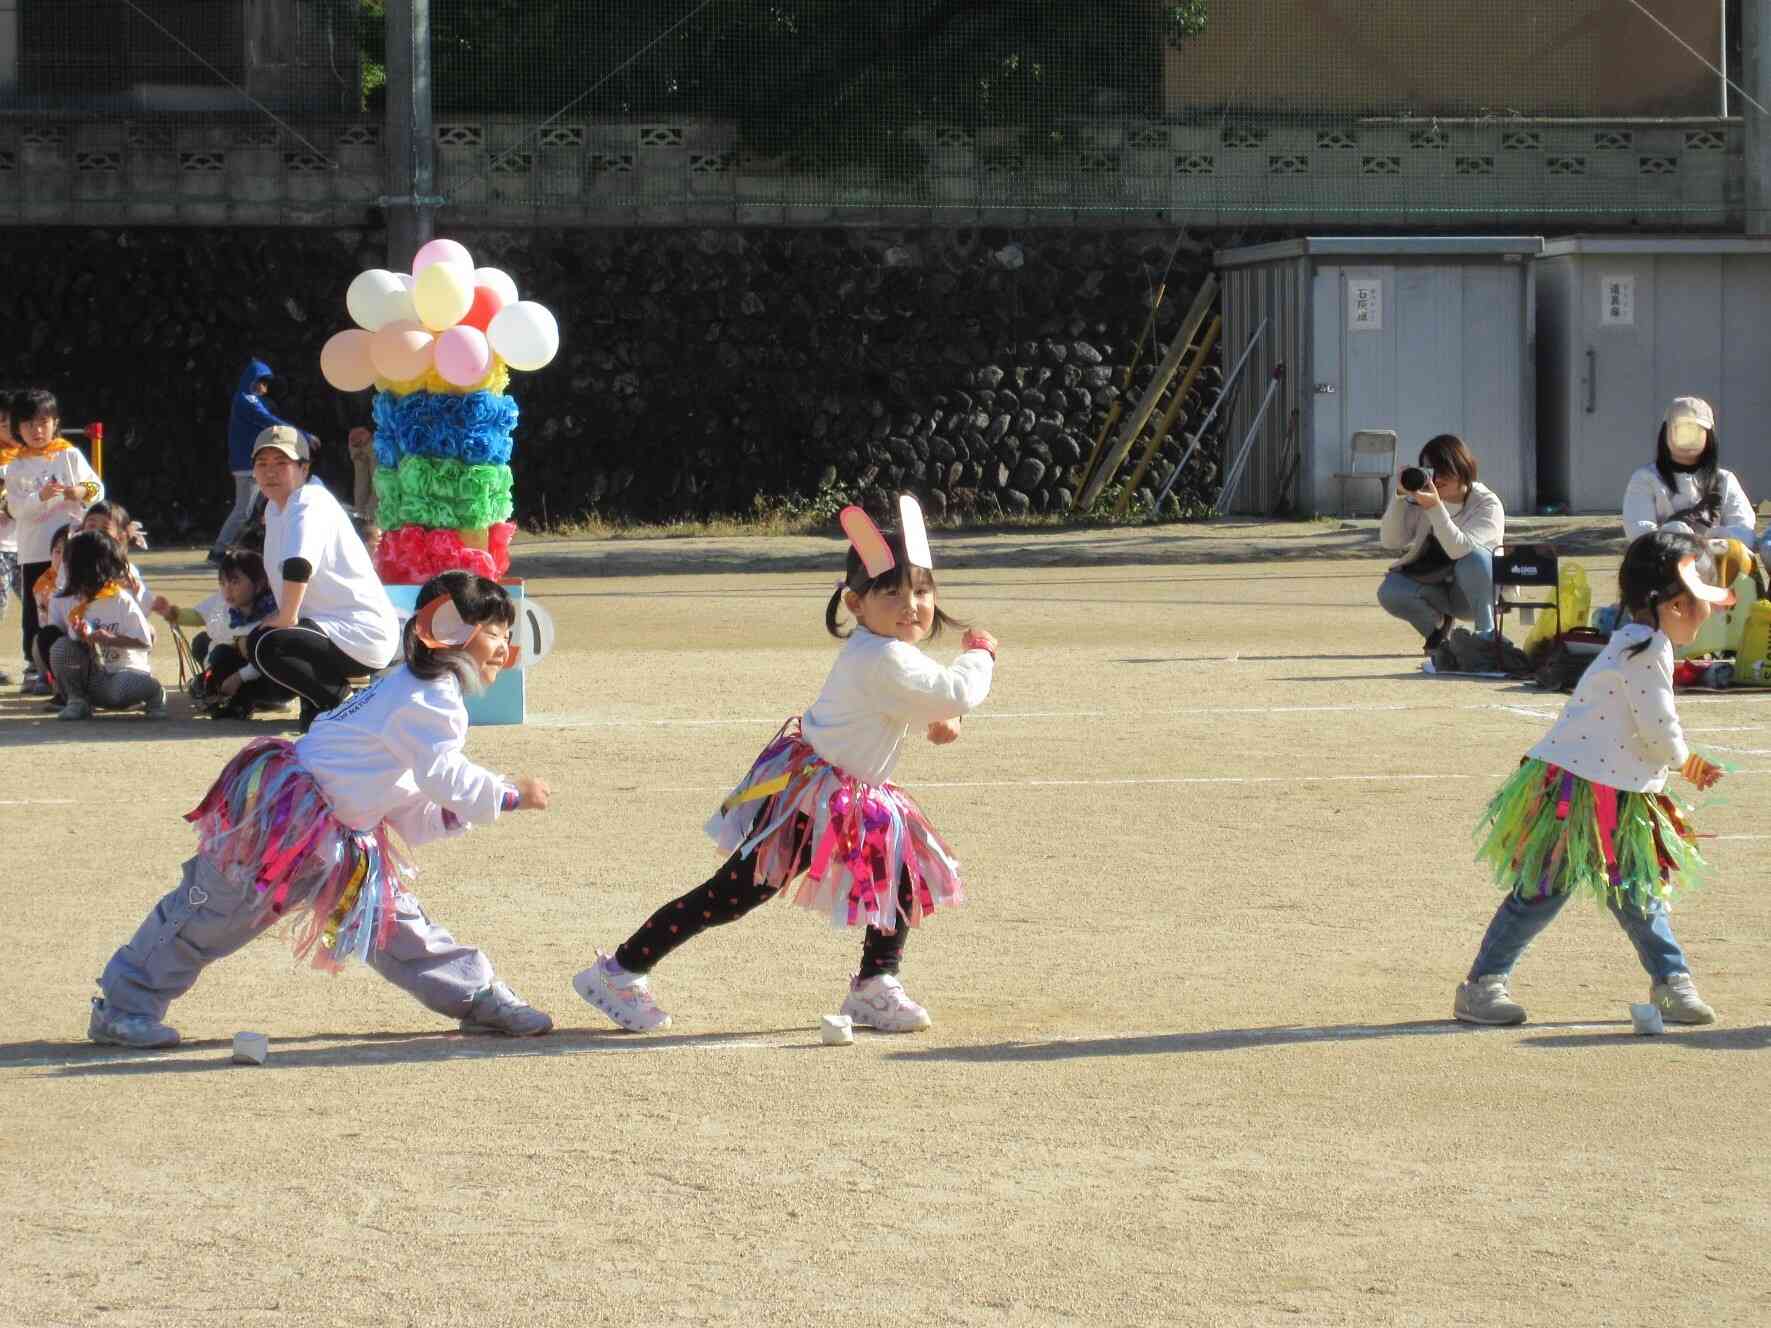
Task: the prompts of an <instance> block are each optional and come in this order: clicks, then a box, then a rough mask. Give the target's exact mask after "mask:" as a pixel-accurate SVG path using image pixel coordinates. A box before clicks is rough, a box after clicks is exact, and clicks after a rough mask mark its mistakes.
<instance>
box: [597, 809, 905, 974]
mask: <svg viewBox="0 0 1771 1328" xmlns="http://www.w3.org/2000/svg"><path fill="white" fill-rule="evenodd" d="M768 813H769V809H768V807H767V806H766V805H765V806H764V807H763V809H762V811H760V812H758V813H757V818H758V822H759V823H762V822H763V821H765V820H766V818H767V817H768ZM797 820H798V824H796V825H795V826H794V833H795V834H797V835H799V836H801V838H802V840H803V838H804V837H805V835H806V829H807V827H806V826H805V824H804V823H805V821H806V818H805V817H803V816H801V817H799V818H797ZM781 833H783V834H785V833H787V832H786V831H782V832H781ZM811 851H812V846H811V845H810V844H809V843H807V844H806V845H805V850H804V852H803V853H802V854H801V855H800V861H799V863H798V864H796V865H797V866H798V867H799V869H800V870H801V871H803V870H804V869H805V868H806V867H807V866H808V865H809V863H810V859H811ZM776 893H777V892H776V891H775V889H774V888H773V887H771V886H769V885H767V884H760V885H759V884H758V883H757V879H756V855H755V854H752V855H751V856H750V857H748V858H746V857H744V856H742V855H741V854H737V853H734V854H733V855H732V856H731V857H729V858H727V859H726V864H725V866H723V867H721V868H720V869H719V870H718V871H717V872H715V873H714V874H713V875H712V876H710V877H709V878H708V879H707V880H706V881H704V882H702V883H701V884H700V885H698V886H696V887H695V888H694V889H693V890H691V891H689V893H688V894H686V895H683V896H682V897H681V898H680V899H673V900H671V901H670V903H668V904H666V905H664V907H663V908H661V909H659V910H658V911H657V912H656V913H654V914H652V916H651V917H649V918H647V919H646V920H645V921H644V922H643V923H641V924H640V927H639V930H637V931H636V932H634V934H633V935H632V936H629V937H628V938H627V939H626V940H625V941H623V942H622V943H621V945H620V947H619V948H617V949H616V951H615V962H616V963H617V964H620V965H621V967H623V968H625V969H626V970H627V971H628V972H629V973H650V972H651V971H652V966H653V965H654V964H656V963H657V962H658V961H659V960H661V959H663V958H664V957H665V956H666V955H668V954H669V953H670V952H671V951H672V950H674V949H676V948H677V947H678V946H679V945H681V944H682V943H683V942H684V941H687V940H688V939H689V938H690V937H692V936H699V935H700V934H701V933H702V932H704V931H706V930H707V929H708V928H709V927H723V926H725V925H726V923H728V922H736V921H737V920H738V919H739V918H741V917H743V916H744V915H745V914H746V913H748V912H750V910H751V909H753V908H755V907H757V905H759V904H766V903H768V901H769V900H771V899H773V898H774V897H775V895H776ZM910 902H911V896H910V873H909V872H908V871H905V872H902V873H900V875H899V877H898V928H897V930H896V931H881V930H880V929H879V928H878V927H869V928H868V929H867V935H866V938H865V939H864V940H863V941H862V942H861V971H860V972H859V973H858V974H857V975H856V976H858V977H859V978H860V979H861V981H863V982H865V981H866V980H867V979H868V978H876V977H879V976H880V975H881V974H883V973H896V972H897V971H898V962H899V960H901V959H902V958H903V956H904V942H905V941H906V940H907V939H908V938H909V934H910V921H909V918H910Z"/></svg>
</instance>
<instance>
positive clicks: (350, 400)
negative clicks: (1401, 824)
mask: <svg viewBox="0 0 1771 1328" xmlns="http://www.w3.org/2000/svg"><path fill="white" fill-rule="evenodd" d="M4 235H5V241H4V242H5V244H6V251H7V260H8V261H7V264H6V271H7V278H6V280H7V282H8V284H9V289H8V292H7V296H8V298H7V304H8V306H9V307H10V308H12V309H13V310H15V311H16V312H17V321H16V322H15V323H14V325H13V327H12V328H10V329H9V333H8V336H7V337H6V338H5V340H4V342H3V343H0V347H3V348H0V384H10V383H18V384H41V385H47V386H49V387H50V388H52V389H53V390H54V391H55V392H56V393H57V394H58V395H59V396H60V397H61V399H62V402H63V405H64V413H65V415H66V417H67V422H68V423H69V424H80V423H84V422H86V421H87V420H91V419H103V420H104V421H105V424H106V428H107V443H106V475H107V479H108V480H109V481H110V482H111V484H112V485H113V487H114V490H115V492H116V494H117V496H118V497H120V498H121V499H123V501H125V502H126V503H128V504H129V505H130V506H132V507H133V508H135V509H137V511H138V514H139V515H140V516H141V517H142V518H143V519H144V520H145V521H147V523H148V524H149V525H150V527H152V528H153V529H154V530H156V531H157V532H158V533H160V534H161V536H162V538H170V537H173V536H180V537H185V538H206V537H207V536H208V534H209V533H210V532H211V531H212V530H213V528H214V527H215V526H217V525H218V524H219V523H220V520H221V518H222V516H223V514H224V513H225V511H226V508H227V502H228V499H229V497H230V495H231V488H230V484H231V482H230V481H229V479H228V476H227V474H226V465H225V436H226V418H227V406H228V398H229V394H230V392H231V391H232V389H233V385H234V382H235V380H236V378H237V377H238V375H239V372H240V369H241V367H242V365H243V363H244V361H245V360H246V358H247V357H248V356H250V355H257V356H259V357H261V358H263V359H265V360H267V361H268V362H269V363H270V364H271V365H272V366H273V368H275V369H276V370H277V371H278V373H279V375H280V377H279V379H278V381H277V382H276V384H275V385H274V390H273V393H272V399H273V401H274V402H275V403H276V405H277V408H278V410H279V413H281V414H282V415H284V417H285V418H289V419H292V420H294V421H296V422H297V423H300V424H301V425H303V426H304V427H306V428H308V429H310V430H312V431H313V432H315V433H317V434H318V435H320V436H321V438H322V439H323V440H325V441H326V442H327V443H328V444H329V446H328V448H327V449H326V451H325V452H324V453H323V460H322V462H321V465H320V471H321V473H322V475H323V476H324V477H325V478H326V479H327V480H328V481H329V482H330V483H332V485H333V487H334V490H335V491H338V492H342V493H348V492H349V479H348V477H349V466H348V461H347V459H346V457H345V453H344V448H343V438H344V434H345V431H346V430H347V429H348V428H349V427H350V426H352V425H354V424H359V423H367V422H368V418H369V399H368V394H366V393H364V394H357V395H355V396H345V395H342V394H340V393H337V392H334V391H333V390H332V389H330V388H329V387H327V386H326V385H325V383H324V382H323V381H322V380H321V379H320V376H319V372H318V355H319V348H320V345H321V343H322V342H323V341H324V340H325V339H326V337H327V336H328V335H329V334H330V333H332V332H333V331H335V330H337V329H338V328H339V327H341V326H342V325H343V318H344V312H343V305H344V290H345V287H346V285H347V284H348V283H349V281H350V279H351V277H352V276H353V275H354V274H355V273H356V272H357V271H359V270H361V269H362V268H365V267H373V266H377V265H379V264H380V263H381V261H382V258H383V252H382V245H383V237H382V236H381V235H380V234H379V233H376V232H369V231H302V230H260V231H251V230H226V231H202V230H193V229H188V228H183V229H165V230H85V229H59V230H58V229H43V230H37V231H28V230H11V231H7V232H5V233H4ZM455 237H456V238H458V239H460V240H462V241H463V242H464V243H466V244H467V245H468V246H469V248H470V249H472V250H473V252H474V254H475V256H476V259H477V261H479V262H482V263H491V264H496V265H497V266H500V267H503V268H504V269H505V270H507V271H508V272H510V273H511V274H512V275H513V276H514V277H515V278H516V280H517V283H518V285H519V286H520V287H521V288H522V290H523V292H524V294H525V295H526V296H532V297H533V298H536V299H539V300H541V301H542V302H544V303H545V304H547V305H548V306H549V307H550V308H552V309H553V310H554V312H555V313H556V314H557V315H558V317H559V321H560V328H561V339H562V350H561V353H560V356H559V358H558V359H557V360H556V361H555V362H554V363H553V364H552V365H550V366H549V367H548V368H547V369H545V370H542V371H541V372H539V373H534V374H519V375H516V376H515V378H514V381H513V385H512V393H513V395H515V396H516V398H517V400H518V403H519V405H520V407H521V410H522V419H521V424H520V425H519V428H518V431H517V450H516V455H515V457H514V458H513V460H512V464H513V467H514V468H515V471H516V480H517V483H516V496H517V503H518V516H519V519H520V520H522V521H524V522H526V523H535V522H539V521H547V522H552V521H558V520H562V519H570V518H572V517H574V516H578V515H581V514H583V513H586V512H597V513H601V514H604V515H608V516H617V517H626V518H638V519H648V520H658V519H664V518H670V517H680V516H694V515H706V514H713V513H731V512H745V511H750V510H753V507H754V504H755V503H756V501H757V500H758V499H759V498H762V499H770V498H780V497H787V498H808V497H811V496H813V495H816V494H818V493H819V492H820V491H821V490H822V491H824V492H825V494H826V496H828V495H829V493H830V492H831V491H833V490H835V491H841V492H842V493H844V494H845V495H848V496H851V497H864V498H865V499H866V500H867V501H868V502H869V504H870V505H874V506H883V504H884V502H885V500H886V498H887V496H888V494H889V493H890V492H892V491H894V490H897V489H899V488H904V489H910V490H914V491H916V492H917V493H919V494H921V495H922V496H923V497H924V499H925V501H926V502H927V503H928V505H929V507H930V509H931V510H932V511H933V512H935V513H952V514H954V515H958V516H976V517H980V518H983V519H989V518H991V517H995V516H997V515H999V514H1001V513H1004V512H1009V513H1016V512H1028V511H1032V512H1045V511H1048V510H1061V509H1063V508H1064V507H1065V506H1066V505H1067V504H1068V502H1069V499H1070V494H1071V492H1072V490H1073V488H1074V486H1075V484H1076V482H1077V480H1078V478H1079V475H1078V471H1079V468H1080V463H1081V461H1082V460H1083V459H1084V458H1085V457H1086V456H1087V453H1088V450H1089V448H1090V447H1091V446H1092V444H1093V440H1094V438H1095V435H1096V432H1097V430H1098V428H1099V424H1100V421H1101V420H1102V419H1103V418H1104V416H1105V413H1106V412H1107V410H1108V409H1109V408H1110V406H1111V404H1112V402H1113V401H1114V400H1115V399H1116V398H1117V397H1118V396H1119V395H1120V394H1121V393H1122V392H1126V391H1127V389H1126V388H1125V386H1124V384H1125V374H1124V369H1125V366H1126V363H1127V361H1128V360H1129V359H1130V357H1131V356H1132V353H1133V346H1134V343H1135V342H1136V340H1137V336H1138V333H1139V330H1140V329H1141V328H1142V326H1143V324H1144V320H1145V317H1146V313H1147V309H1148V300H1149V296H1150V292H1151V291H1152V290H1153V289H1154V287H1155V285H1156V283H1157V281H1158V280H1159V279H1160V277H1161V275H1162V272H1163V270H1164V267H1165V265H1166V264H1167V263H1168V260H1169V255H1170V252H1171V247H1172V246H1173V244H1174V240H1175V236H1174V233H1173V232H1172V231H1154V230H1152V231H1147V232H1139V231H1130V230H1124V229H1112V230H1102V231H1096V232H1090V231H1083V230H1077V229H1068V228H1067V229H1061V230H1048V231H1009V230H990V229H975V230H960V231H936V230H916V231H859V230H837V229H830V230H785V229H780V228H773V229H727V230H596V231H545V230H535V231H511V232H478V233H475V232H456V233H455ZM1210 247H1211V246H1210V244H1209V243H1208V242H1207V241H1206V240H1203V239H1200V238H1198V237H1195V238H1194V239H1192V240H1190V241H1189V242H1188V243H1186V244H1185V245H1183V247H1182V248H1181V249H1180V250H1179V252H1178V254H1177V256H1176V259H1175V265H1174V269H1173V271H1172V272H1171V274H1170V277H1169V286H1168V293H1167V296H1166V298H1165V300H1164V301H1163V305H1162V308H1161V312H1160V318H1159V323H1158V328H1159V331H1158V339H1159V341H1160V340H1165V339H1166V338H1167V337H1168V336H1169V335H1172V333H1173V330H1174V328H1175V326H1176V324H1177V323H1178V322H1179V320H1180V318H1181V316H1182V315H1183V313H1184V312H1185V310H1186V307H1187V304H1188V302H1189V300H1190V298H1191V295H1192V293H1193V291H1194V290H1195V289H1196V288H1197V283H1198V282H1199V280H1201V279H1202V277H1203V275H1204V273H1205V271H1206V270H1207V265H1208V263H1209V252H1210ZM1159 352H1160V346H1158V347H1157V353H1154V354H1153V353H1151V352H1150V351H1148V350H1147V351H1146V353H1145V355H1144V357H1143V361H1142V365H1141V368H1140V370H1139V371H1138V372H1137V373H1135V374H1134V375H1133V377H1132V384H1131V387H1130V389H1129V393H1128V394H1129V395H1130V396H1131V397H1133V398H1134V399H1135V397H1136V396H1137V395H1138V393H1139V392H1140V390H1141V388H1142V387H1143V385H1144V384H1145V383H1147V381H1148V378H1149V374H1150V372H1151V369H1150V366H1151V365H1152V364H1153V363H1154V361H1155V360H1156V359H1158V358H1160V354H1159ZM1176 455H1178V448H1175V447H1173V446H1172V445H1171V448H1170V451H1169V456H1170V458H1171V459H1172V458H1173V457H1175V456H1176ZM1190 469H1193V468H1190ZM1159 473H1160V468H1159ZM1214 478H1215V476H1214V474H1213V467H1212V466H1211V464H1210V463H1209V462H1207V463H1206V464H1205V465H1204V466H1200V467H1198V468H1197V469H1196V470H1195V473H1193V474H1192V475H1190V477H1189V478H1188V480H1187V481H1185V482H1183V484H1182V485H1181V486H1179V492H1180V494H1181V496H1182V497H1183V498H1196V497H1198V496H1200V495H1201V494H1202V493H1204V492H1206V491H1209V490H1210V489H1211V488H1212V486H1213V482H1214Z"/></svg>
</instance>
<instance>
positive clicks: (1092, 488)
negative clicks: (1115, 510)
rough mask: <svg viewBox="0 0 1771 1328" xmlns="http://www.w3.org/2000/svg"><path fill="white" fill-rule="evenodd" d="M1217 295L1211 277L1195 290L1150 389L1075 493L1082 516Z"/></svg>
mask: <svg viewBox="0 0 1771 1328" xmlns="http://www.w3.org/2000/svg"><path fill="white" fill-rule="evenodd" d="M1217 294H1218V279H1217V275H1216V274H1215V273H1214V274H1212V275H1210V276H1208V277H1206V279H1205V281H1204V282H1203V283H1202V284H1201V285H1200V287H1199V293H1198V294H1197V295H1195V296H1194V297H1193V307H1192V308H1190V309H1189V310H1187V316H1186V318H1185V319H1183V320H1182V322H1181V328H1180V331H1179V332H1177V333H1176V334H1175V339H1174V340H1173V341H1172V342H1170V343H1169V348H1168V354H1167V355H1165V356H1163V357H1162V363H1161V364H1159V365H1158V366H1157V368H1156V376H1155V377H1154V378H1152V379H1151V380H1150V386H1149V387H1148V388H1146V389H1145V391H1144V395H1143V397H1142V398H1140V399H1139V401H1138V405H1137V409H1136V410H1134V411H1132V413H1131V414H1130V415H1129V416H1127V417H1126V420H1125V423H1124V424H1123V425H1121V426H1120V430H1119V436H1118V437H1116V438H1115V439H1114V440H1113V442H1112V445H1111V446H1109V447H1108V448H1107V449H1106V453H1105V455H1103V456H1102V457H1101V459H1100V464H1099V465H1098V466H1097V467H1096V468H1095V470H1094V473H1093V474H1091V475H1089V476H1088V477H1087V479H1086V480H1085V481H1084V483H1083V486H1082V488H1081V490H1080V491H1078V493H1077V495H1076V505H1077V507H1079V508H1081V509H1082V510H1083V511H1085V512H1086V511H1088V509H1089V508H1091V507H1093V506H1094V505H1095V500H1096V499H1097V498H1099V497H1100V496H1101V490H1102V489H1104V488H1106V487H1107V483H1108V481H1110V480H1111V479H1112V478H1113V475H1114V472H1115V471H1117V470H1118V469H1119V467H1120V465H1121V464H1122V463H1123V462H1124V461H1125V457H1126V454H1127V453H1128V452H1130V451H1131V447H1132V444H1133V443H1134V442H1136V441H1137V437H1138V434H1140V433H1141V432H1143V428H1144V425H1145V423H1146V422H1147V421H1148V420H1149V418H1150V416H1151V414H1152V413H1153V412H1154V411H1155V409H1156V403H1157V402H1158V401H1160V400H1161V399H1162V393H1163V391H1164V390H1165V389H1166V388H1167V387H1168V384H1169V381H1170V380H1171V379H1172V378H1173V377H1174V376H1175V370H1176V369H1177V368H1179V367H1180V363H1181V359H1182V357H1183V356H1185V355H1186V353H1187V350H1188V348H1189V347H1190V346H1191V345H1192V343H1193V338H1194V337H1196V336H1198V335H1199V329H1200V327H1201V326H1202V325H1203V324H1204V323H1205V316H1206V315H1207V314H1208V313H1210V312H1211V306H1212V303H1213V301H1215V300H1216V299H1217Z"/></svg>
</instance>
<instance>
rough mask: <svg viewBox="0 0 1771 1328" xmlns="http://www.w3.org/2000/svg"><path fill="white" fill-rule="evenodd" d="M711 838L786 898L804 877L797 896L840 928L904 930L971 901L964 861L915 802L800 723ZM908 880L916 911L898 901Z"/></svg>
mask: <svg viewBox="0 0 1771 1328" xmlns="http://www.w3.org/2000/svg"><path fill="white" fill-rule="evenodd" d="M707 833H708V834H709V835H711V836H712V837H713V839H714V840H715V841H716V842H717V843H718V844H719V848H720V852H721V853H724V854H727V855H728V856H729V855H731V854H733V853H740V854H742V855H743V856H745V857H747V858H749V857H754V858H755V860H756V876H755V880H756V882H757V884H758V885H762V884H764V883H766V884H768V885H770V886H772V887H774V888H775V889H776V890H779V891H782V892H783V893H785V892H786V890H785V888H786V887H787V886H788V885H790V884H791V883H792V882H793V881H794V880H795V879H797V878H799V877H801V876H802V875H803V877H804V879H803V880H802V881H801V883H800V885H799V888H798V889H797V890H795V891H794V892H793V893H792V895H791V896H790V897H791V898H792V900H793V902H794V903H796V904H799V905H800V906H802V907H804V908H809V909H812V910H814V911H816V912H819V913H823V914H824V915H826V916H827V917H828V918H829V919H830V921H831V924H832V925H833V926H837V927H845V926H846V927H854V926H861V925H865V926H870V927H878V928H879V929H880V930H881V931H896V930H897V928H898V924H899V923H900V922H907V923H909V924H910V925H911V926H913V927H914V926H916V925H917V924H918V923H920V922H921V921H922V919H923V917H924V915H926V914H928V913H932V912H933V911H934V910H935V908H936V907H937V906H939V905H953V904H959V903H963V902H964V900H965V890H964V887H963V886H962V885H961V883H960V879H959V863H957V862H956V861H954V858H953V852H952V850H951V849H949V848H948V847H947V845H946V843H945V842H944V841H943V840H942V838H941V836H940V835H939V834H937V833H936V832H935V827H934V826H932V825H930V824H929V820H928V817H927V816H925V815H923V811H922V808H920V807H918V806H917V805H916V802H915V800H914V799H912V798H911V797H910V795H909V794H908V793H905V792H904V791H903V790H902V789H900V788H898V787H897V786H896V785H893V784H868V783H865V782H863V781H862V780H859V779H856V778H855V777H854V776H853V775H849V774H846V773H844V772H843V771H842V770H840V769H838V768H837V767H836V766H833V765H831V764H830V763H829V762H828V761H826V760H825V759H824V758H823V757H821V756H819V755H818V753H817V752H815V751H813V750H812V748H811V746H810V745H809V744H808V743H807V742H806V741H805V739H803V738H801V737H800V735H799V720H798V719H797V718H794V719H790V720H788V721H787V722H786V723H785V724H783V725H782V726H781V731H780V732H779V733H777V734H776V735H775V738H774V740H773V741H772V742H770V743H769V745H768V746H767V747H765V748H763V752H762V755H760V756H758V757H757V758H756V763H755V764H754V765H752V766H751V767H750V773H749V774H747V775H745V776H744V778H743V780H741V781H740V782H739V784H738V787H737V788H735V789H733V790H732V792H731V794H730V795H729V796H728V797H727V798H726V799H725V801H724V802H722V803H721V804H720V807H719V810H718V811H716V812H715V813H714V814H713V816H712V817H711V818H710V819H709V820H708V822H707ZM905 874H908V876H909V878H910V894H909V911H908V913H907V914H906V913H905V911H904V909H903V906H902V905H901V903H900V901H899V898H898V882H899V879H900V878H901V877H902V876H903V875H905Z"/></svg>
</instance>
